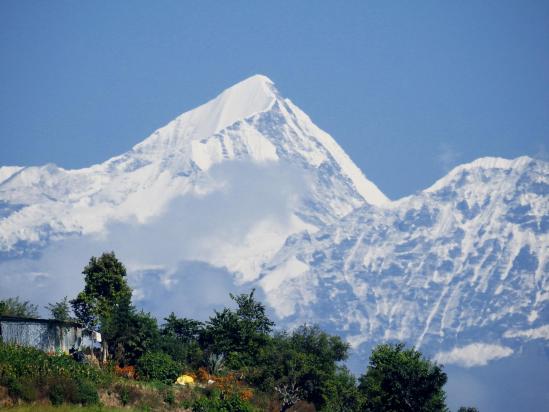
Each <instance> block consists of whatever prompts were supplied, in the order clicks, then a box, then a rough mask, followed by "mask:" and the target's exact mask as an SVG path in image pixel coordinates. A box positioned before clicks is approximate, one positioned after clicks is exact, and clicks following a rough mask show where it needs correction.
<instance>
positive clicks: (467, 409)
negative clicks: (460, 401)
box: [457, 406, 478, 412]
mask: <svg viewBox="0 0 549 412" xmlns="http://www.w3.org/2000/svg"><path fill="white" fill-rule="evenodd" d="M457 412H478V409H477V408H475V407H471V406H461V407H460V408H459V409H458V410H457Z"/></svg>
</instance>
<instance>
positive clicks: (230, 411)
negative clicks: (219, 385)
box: [192, 390, 255, 412]
mask: <svg viewBox="0 0 549 412" xmlns="http://www.w3.org/2000/svg"><path fill="white" fill-rule="evenodd" d="M192 410H193V412H254V411H255V409H254V407H253V406H252V405H251V404H250V403H249V402H248V401H246V400H244V399H242V398H240V397H239V396H238V395H232V396H227V397H224V396H222V394H221V392H220V391H218V390H213V391H211V392H210V394H209V396H208V397H204V398H200V399H198V400H196V401H194V403H193V404H192Z"/></svg>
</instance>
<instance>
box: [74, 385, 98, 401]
mask: <svg viewBox="0 0 549 412" xmlns="http://www.w3.org/2000/svg"><path fill="white" fill-rule="evenodd" d="M77 402H78V403H81V404H82V405H94V404H96V403H99V395H98V394H97V389H96V387H95V385H94V384H92V383H91V382H88V381H81V382H78V399H77Z"/></svg>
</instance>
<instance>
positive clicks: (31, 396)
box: [0, 344, 110, 404]
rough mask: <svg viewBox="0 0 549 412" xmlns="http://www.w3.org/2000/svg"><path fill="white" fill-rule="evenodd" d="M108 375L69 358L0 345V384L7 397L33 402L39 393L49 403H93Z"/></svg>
mask: <svg viewBox="0 0 549 412" xmlns="http://www.w3.org/2000/svg"><path fill="white" fill-rule="evenodd" d="M109 381H110V376H108V375H107V374H105V373H104V372H102V371H101V370H99V369H95V368H93V367H91V366H89V365H83V364H79V363H77V362H75V361H74V360H73V359H72V358H71V357H70V356H66V355H59V356H49V355H47V354H45V353H44V352H42V351H40V350H38V349H34V348H28V347H21V346H15V345H7V344H0V385H3V386H6V387H7V388H8V392H9V394H10V396H11V397H13V398H14V399H22V400H25V401H29V402H30V401H34V400H36V399H37V397H38V396H39V394H40V393H39V392H40V391H43V392H44V393H45V395H46V396H48V397H49V399H50V400H51V402H52V403H54V404H61V403H63V402H71V403H81V404H93V403H97V402H98V400H99V398H98V395H97V389H96V388H97V385H101V384H105V383H107V382H109Z"/></svg>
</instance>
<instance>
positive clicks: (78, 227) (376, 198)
mask: <svg viewBox="0 0 549 412" xmlns="http://www.w3.org/2000/svg"><path fill="white" fill-rule="evenodd" d="M548 195H549V164H548V163H547V162H544V161H541V160H536V159H532V158H528V157H520V158H517V159H513V160H508V159H501V158H481V159H478V160H475V161H474V162H472V163H469V164H464V165H461V166H458V167H456V168H455V169H453V170H452V171H451V172H450V173H449V174H448V175H446V176H445V177H443V178H441V179H440V180H439V181H437V182H436V183H435V184H434V185H433V186H431V187H429V188H427V189H425V190H423V191H421V192H419V193H416V194H414V195H411V196H408V197H405V198H402V199H398V200H393V201H391V200H390V199H388V198H387V197H386V196H385V195H384V194H383V193H382V192H381V190H380V189H379V188H378V187H377V186H376V185H375V184H374V183H373V182H371V181H370V180H368V179H367V178H366V177H365V175H364V174H363V173H362V171H361V170H360V169H359V168H358V167H357V166H356V165H355V164H354V163H353V162H352V160H351V159H350V157H349V156H348V155H347V154H346V153H345V152H344V151H343V150H342V148H341V147H340V146H339V145H338V144H337V143H336V141H335V140H334V139H333V138H332V137H331V136H330V135H329V134H327V133H326V132H324V131H322V130H321V129H319V128H318V127H317V126H316V125H315V124H314V123H313V122H312V121H311V119H310V118H309V117H308V116H307V115H306V114H305V113H304V112H303V111H302V110H301V109H299V108H298V107H297V106H296V105H295V104H293V103H292V102H291V101H290V100H289V99H287V98H284V97H282V96H281V95H280V93H279V92H278V91H277V89H276V88H275V86H274V84H273V82H272V81H271V80H269V79H268V78H267V77H265V76H261V75H256V76H253V77H250V78H248V79H246V80H244V81H242V82H240V83H238V84H236V85H234V86H232V87H231V88H229V89H227V90H225V91H224V92H223V93H221V94H220V95H219V96H217V97H216V98H214V99H213V100H211V101H210V102H208V103H206V104H204V105H202V106H200V107H198V108H196V109H194V110H191V111H189V112H186V113H184V114H182V115H180V116H179V117H177V118H176V119H174V120H173V121H171V122H170V123H169V124H167V125H166V126H164V127H162V128H160V129H158V130H156V131H155V132H154V133H152V135H151V136H149V137H148V138H147V139H145V140H144V141H142V142H141V143H139V144H137V145H135V146H134V147H133V148H132V149H130V150H129V151H128V152H126V153H124V154H122V155H120V156H116V157H114V158H111V159H109V160H107V161H105V162H104V163H101V164H97V165H93V166H91V167H87V168H84V169H78V170H66V169H63V168H61V167H58V166H55V165H52V164H49V165H45V166H41V167H22V166H4V167H1V168H0V281H1V282H2V283H4V282H8V280H9V279H10V276H13V272H11V271H13V269H14V267H16V265H15V263H14V262H18V261H23V260H25V261H29V260H33V259H34V260H37V261H39V259H40V256H43V255H44V253H47V251H48V250H49V249H48V248H50V247H52V245H55V244H66V243H62V242H67V241H69V242H71V241H76V239H80V238H85V237H92V238H94V239H96V242H99V244H101V242H102V241H104V242H105V244H109V243H108V239H109V237H112V236H114V233H115V232H116V228H117V227H120V226H121V225H122V226H125V227H131V228H132V230H136V229H134V228H140V227H146V228H152V227H155V226H157V227H162V228H163V229H162V230H160V229H157V231H159V232H160V233H159V234H158V233H157V234H156V236H158V238H155V239H157V241H156V242H155V243H161V240H159V239H161V238H162V237H165V238H166V239H169V243H170V246H169V248H174V249H173V252H172V255H175V257H174V256H172V257H171V261H170V263H167V262H163V261H162V259H161V258H150V257H147V255H146V253H139V254H136V256H133V257H132V258H131V259H130V261H129V262H128V268H129V270H130V272H133V273H134V280H135V279H137V280H138V285H137V283H136V290H138V291H140V292H139V293H138V294H137V297H138V298H139V296H141V297H142V298H146V289H147V288H148V285H149V283H152V282H156V283H158V282H159V279H160V281H161V282H162V283H163V284H164V285H165V286H166V288H167V289H170V288H171V286H172V285H173V283H174V282H177V281H178V279H177V278H174V273H175V272H176V271H177V269H176V267H177V265H178V264H179V263H178V262H180V261H194V262H203V263H205V264H207V265H209V266H211V267H214V268H223V270H225V271H226V272H227V273H228V276H231V277H232V278H233V279H234V280H235V281H236V282H237V283H238V284H239V285H244V286H247V287H256V288H258V289H260V290H261V291H262V292H263V293H264V296H265V299H266V302H267V303H268V305H269V306H270V308H271V309H272V310H273V311H274V313H275V314H276V316H277V318H278V323H279V324H281V325H285V326H289V327H291V326H293V325H297V324H300V323H303V322H309V323H311V322H314V323H319V324H320V325H321V326H323V327H324V328H326V329H328V330H329V331H332V332H336V333H339V334H341V335H342V336H344V337H345V339H347V341H348V342H349V343H350V344H351V345H352V346H353V347H354V348H356V349H358V350H360V349H361V348H366V347H369V345H372V344H373V343H377V342H380V341H387V340H403V341H406V342H408V343H410V344H413V345H415V346H416V347H418V348H424V349H425V350H427V352H429V353H431V354H432V355H434V356H436V357H437V359H438V360H440V361H442V362H449V363H452V362H454V363H461V364H465V365H479V364H484V363H486V362H488V361H490V360H491V359H497V358H500V357H505V356H509V355H510V354H512V353H513V352H515V351H517V350H519V349H520V347H521V345H522V344H524V343H525V342H527V341H530V340H540V341H541V342H547V341H548V340H549V307H548V305H547V302H548V300H549V288H548V282H549V262H548V261H547V256H548V248H549V238H548V231H549V202H548ZM166 216H172V220H169V221H168V224H166V219H167V218H166ZM163 219H164V220H163ZM181 222H184V224H182V223H181ZM180 224H182V226H178V225H180ZM161 225H163V226H161ZM179 227H183V228H184V229H185V230H181V231H179V230H175V229H174V228H179ZM191 228H192V230H191ZM137 230H139V229H137ZM132 233H138V232H135V231H134V232H132ZM147 233H149V232H147ZM205 234H207V236H206V235H205ZM147 236H149V235H147ZM149 237H151V238H154V236H149ZM124 242H125V244H128V247H129V248H131V246H132V241H131V239H129V240H128V239H127V238H125V239H124ZM174 245H175V246H178V247H179V246H180V247H179V248H177V247H175V246H174ZM136 247H137V246H136ZM149 249H151V248H149ZM153 249H154V248H152V249H151V250H153ZM170 250H172V249H170ZM2 262H3V264H2ZM14 265H15V266H14ZM151 268H153V269H154V271H153V272H154V273H156V274H158V273H160V274H161V276H160V277H158V276H156V275H155V276H149V275H148V274H150V273H152V272H151ZM21 270H23V269H21ZM8 271H10V272H9V273H8ZM45 276H47V277H48V278H49V279H50V281H51V282H53V283H52V284H55V279H56V278H55V273H46V274H45ZM196 276H200V274H199V273H198V274H197V275H196ZM137 280H136V282H137ZM179 281H180V280H179Z"/></svg>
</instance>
